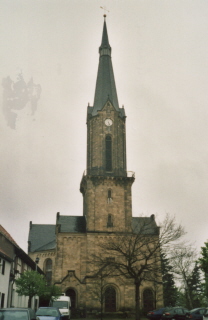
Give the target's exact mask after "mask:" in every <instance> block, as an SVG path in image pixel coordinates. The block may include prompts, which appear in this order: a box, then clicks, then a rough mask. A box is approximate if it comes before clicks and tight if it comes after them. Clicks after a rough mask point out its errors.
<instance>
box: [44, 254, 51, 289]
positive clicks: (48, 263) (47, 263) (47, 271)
mask: <svg viewBox="0 0 208 320" xmlns="http://www.w3.org/2000/svg"><path fill="white" fill-rule="evenodd" d="M45 275H46V281H47V284H48V285H51V280H52V260H51V259H47V260H46V261H45Z"/></svg>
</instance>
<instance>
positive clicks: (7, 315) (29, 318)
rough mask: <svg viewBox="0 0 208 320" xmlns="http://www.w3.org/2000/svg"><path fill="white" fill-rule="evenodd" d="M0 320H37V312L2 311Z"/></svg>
mask: <svg viewBox="0 0 208 320" xmlns="http://www.w3.org/2000/svg"><path fill="white" fill-rule="evenodd" d="M0 319H3V320H17V319H18V320H36V315H35V311H33V310H32V309H29V308H4V309H0Z"/></svg>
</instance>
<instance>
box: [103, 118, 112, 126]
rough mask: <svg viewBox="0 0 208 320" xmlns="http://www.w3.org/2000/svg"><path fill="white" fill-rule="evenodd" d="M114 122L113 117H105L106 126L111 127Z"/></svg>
mask: <svg viewBox="0 0 208 320" xmlns="http://www.w3.org/2000/svg"><path fill="white" fill-rule="evenodd" d="M112 124H113V121H112V120H111V119H105V125H106V126H108V127H110V126H112Z"/></svg>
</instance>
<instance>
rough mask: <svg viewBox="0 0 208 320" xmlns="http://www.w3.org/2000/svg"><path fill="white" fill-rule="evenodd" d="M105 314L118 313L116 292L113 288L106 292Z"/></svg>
mask: <svg viewBox="0 0 208 320" xmlns="http://www.w3.org/2000/svg"><path fill="white" fill-rule="evenodd" d="M105 312H116V290H115V289H114V288H113V287H112V286H110V287H107V288H106V290H105Z"/></svg>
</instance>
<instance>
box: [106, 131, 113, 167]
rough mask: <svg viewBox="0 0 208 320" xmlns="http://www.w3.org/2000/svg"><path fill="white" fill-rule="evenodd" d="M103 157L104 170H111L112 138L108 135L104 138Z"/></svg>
mask: <svg viewBox="0 0 208 320" xmlns="http://www.w3.org/2000/svg"><path fill="white" fill-rule="evenodd" d="M105 157H106V171H112V138H111V136H110V135H107V136H106V138H105Z"/></svg>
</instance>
